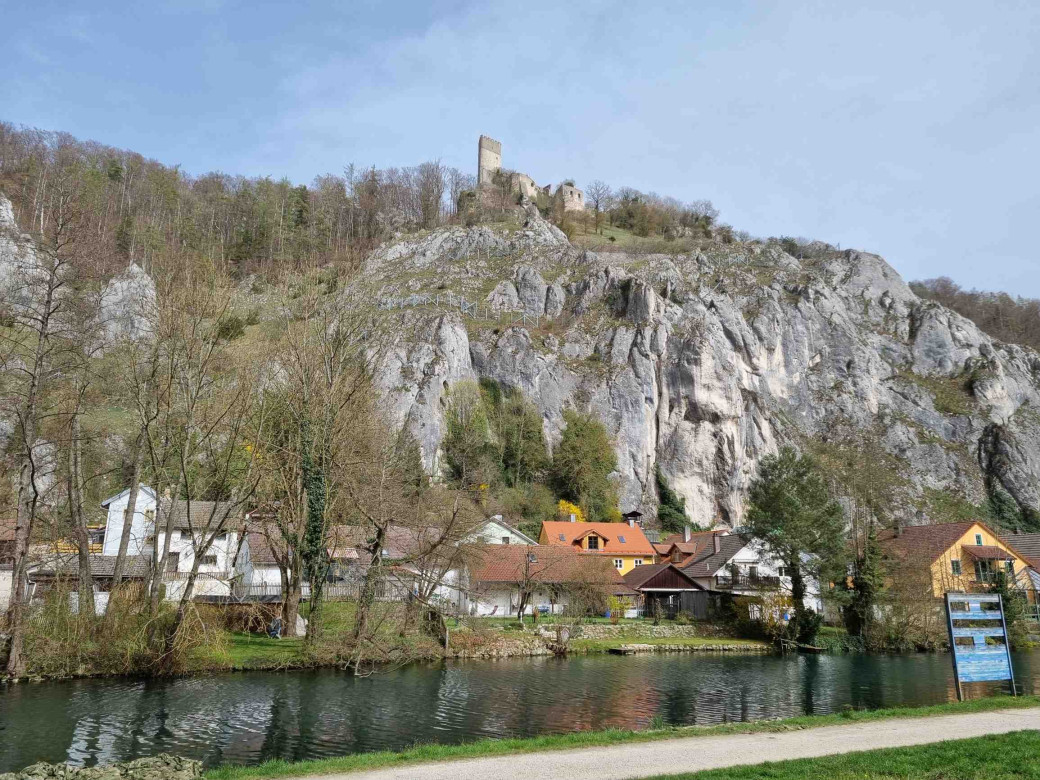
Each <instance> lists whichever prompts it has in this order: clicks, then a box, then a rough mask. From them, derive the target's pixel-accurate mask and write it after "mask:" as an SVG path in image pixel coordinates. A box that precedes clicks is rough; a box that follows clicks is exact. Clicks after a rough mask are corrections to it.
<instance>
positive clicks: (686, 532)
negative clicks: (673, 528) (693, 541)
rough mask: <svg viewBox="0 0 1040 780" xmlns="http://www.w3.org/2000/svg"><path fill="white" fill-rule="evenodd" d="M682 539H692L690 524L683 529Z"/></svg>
mask: <svg viewBox="0 0 1040 780" xmlns="http://www.w3.org/2000/svg"><path fill="white" fill-rule="evenodd" d="M682 540H683V541H684V542H688V541H690V526H688V525H684V526H683V529H682Z"/></svg>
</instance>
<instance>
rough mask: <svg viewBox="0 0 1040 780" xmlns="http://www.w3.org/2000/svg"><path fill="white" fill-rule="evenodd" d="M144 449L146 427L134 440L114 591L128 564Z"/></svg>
mask: <svg viewBox="0 0 1040 780" xmlns="http://www.w3.org/2000/svg"><path fill="white" fill-rule="evenodd" d="M143 449H144V427H143V426H142V427H141V429H140V430H139V431H138V432H137V438H136V439H135V440H134V448H133V451H132V453H131V454H132V457H133V459H134V470H133V477H132V478H131V480H130V495H129V497H128V498H127V501H126V509H124V510H123V532H122V533H121V534H120V535H119V551H118V552H117V553H116V562H115V566H114V568H113V570H112V591H113V592H115V589H116V588H118V587H119V583H121V582H122V581H123V571H124V568H125V566H126V552H127V550H128V549H129V547H130V531H131V527H132V526H133V522H134V514H135V513H136V512H137V494H138V493H139V492H140V484H141V458H142V455H143V452H142V450H143Z"/></svg>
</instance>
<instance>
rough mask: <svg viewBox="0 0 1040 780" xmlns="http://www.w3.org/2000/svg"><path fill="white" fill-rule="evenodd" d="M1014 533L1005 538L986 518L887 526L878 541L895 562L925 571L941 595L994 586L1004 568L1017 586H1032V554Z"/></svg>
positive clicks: (932, 587)
mask: <svg viewBox="0 0 1040 780" xmlns="http://www.w3.org/2000/svg"><path fill="white" fill-rule="evenodd" d="M1008 538H1015V537H1005V538H1003V539H1002V538H1001V537H1000V536H998V535H997V533H996V532H995V531H994V530H993V529H991V528H990V527H989V526H987V525H986V524H984V523H981V522H978V521H965V522H959V523H939V524H935V525H917V526H907V527H905V528H895V529H885V530H884V531H881V532H880V533H879V534H878V543H879V545H880V547H881V552H882V555H883V556H884V558H885V559H886V560H887V561H888V562H889V564H890V566H892V565H896V566H897V567H898V570H899V571H901V572H910V573H914V572H919V573H921V576H922V580H923V581H922V587H923V588H924V589H925V590H926V592H928V591H930V592H931V594H932V596H934V597H936V598H941V597H942V596H943V595H944V594H946V593H978V592H980V591H986V590H989V589H990V588H992V587H993V585H994V584H995V583H996V582H997V578H998V574H1000V573H1003V574H1004V575H1005V576H1006V577H1007V581H1008V584H1009V585H1010V586H1011V587H1013V588H1019V589H1022V590H1027V591H1032V590H1033V586H1032V581H1031V579H1030V571H1029V570H1030V563H1029V560H1028V559H1027V557H1026V556H1025V555H1023V554H1021V553H1020V552H1019V551H1018V549H1017V546H1012V545H1011V544H1009V543H1008V542H1007V541H1006V540H1007V539H1008ZM1026 541H1027V544H1028V540H1026Z"/></svg>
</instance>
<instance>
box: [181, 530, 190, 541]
mask: <svg viewBox="0 0 1040 780" xmlns="http://www.w3.org/2000/svg"><path fill="white" fill-rule="evenodd" d="M181 541H182V542H190V541H191V531H181Z"/></svg>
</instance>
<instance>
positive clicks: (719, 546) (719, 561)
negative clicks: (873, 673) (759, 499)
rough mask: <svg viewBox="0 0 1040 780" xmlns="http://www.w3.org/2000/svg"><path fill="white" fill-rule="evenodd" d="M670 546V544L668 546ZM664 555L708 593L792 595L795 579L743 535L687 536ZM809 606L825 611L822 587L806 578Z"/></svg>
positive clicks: (759, 544)
mask: <svg viewBox="0 0 1040 780" xmlns="http://www.w3.org/2000/svg"><path fill="white" fill-rule="evenodd" d="M666 544H667V543H666ZM662 554H663V555H664V556H665V557H666V558H667V559H668V561H669V562H670V563H673V564H676V565H677V566H679V567H680V568H681V569H682V571H683V572H684V573H685V574H686V575H687V576H688V577H690V578H691V579H692V580H693V581H694V582H695V583H697V584H698V585H700V586H701V587H702V588H704V589H705V590H711V591H721V592H725V593H733V594H735V595H739V596H761V595H764V594H765V593H768V592H769V591H779V592H782V593H787V594H790V592H791V578H790V577H789V576H787V573H786V572H785V571H784V567H783V566H782V565H781V563H780V562H779V561H778V560H777V559H776V558H774V557H773V556H772V555H770V554H769V553H768V552H767V551H766V550H765V549H764V548H763V546H762V545H761V543H759V542H757V541H755V540H753V539H751V538H750V537H748V536H746V535H744V534H740V533H730V532H727V531H711V532H703V533H697V534H692V535H689V534H688V535H687V536H686V538H685V540H683V541H675V542H673V543H672V544H671V549H670V551H668V552H663V551H662ZM805 605H806V606H808V607H811V608H813V609H814V610H816V611H817V612H820V611H821V610H822V609H823V603H822V601H821V599H820V588H819V584H818V583H817V582H816V581H815V580H813V579H812V578H809V577H807V578H806V595H805Z"/></svg>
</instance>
